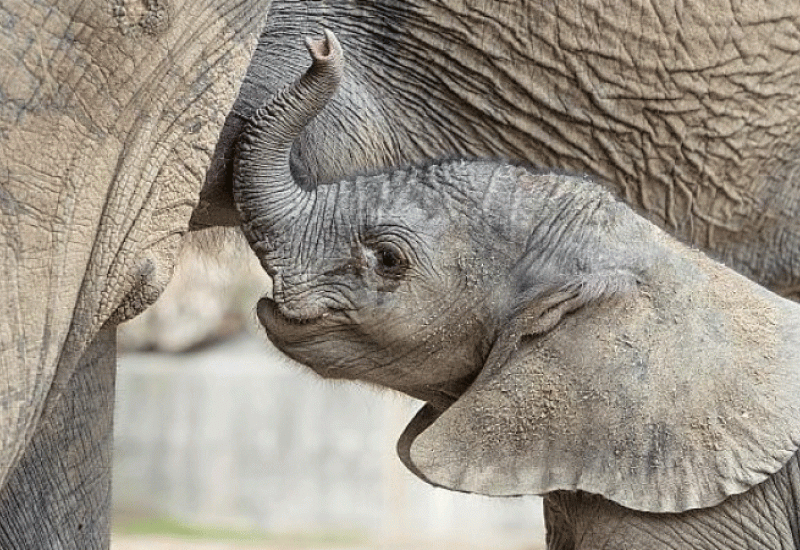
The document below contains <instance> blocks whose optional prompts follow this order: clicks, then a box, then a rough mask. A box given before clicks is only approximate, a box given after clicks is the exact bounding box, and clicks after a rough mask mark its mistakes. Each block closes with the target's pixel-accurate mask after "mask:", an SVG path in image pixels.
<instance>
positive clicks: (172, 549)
mask: <svg viewBox="0 0 800 550" xmlns="http://www.w3.org/2000/svg"><path fill="white" fill-rule="evenodd" d="M111 550H497V547H491V548H490V547H486V546H474V545H470V544H464V543H456V542H454V543H451V544H442V543H441V542H439V543H437V544H435V545H420V544H418V543H391V542H388V543H377V544H371V545H366V546H353V547H343V546H330V547H323V546H313V547H312V546H305V545H300V546H297V545H293V544H288V545H286V544H283V545H273V544H266V545H265V544H262V543H253V542H247V543H242V544H237V543H235V542H230V541H225V542H219V541H192V540H186V539H178V538H172V537H161V536H157V537H153V536H116V537H114V538H113V540H112V543H111ZM516 550H544V546H524V547H520V548H518V549H516Z"/></svg>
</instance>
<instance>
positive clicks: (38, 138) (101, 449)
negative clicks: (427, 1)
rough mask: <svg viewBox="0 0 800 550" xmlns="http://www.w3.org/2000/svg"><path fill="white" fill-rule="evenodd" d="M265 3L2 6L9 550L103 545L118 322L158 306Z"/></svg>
mask: <svg viewBox="0 0 800 550" xmlns="http://www.w3.org/2000/svg"><path fill="white" fill-rule="evenodd" d="M268 9H269V1H268V0H246V1H243V2H242V1H228V0H212V1H210V2H201V3H198V2H191V1H187V2H184V1H182V0H171V1H169V0H167V1H162V0H153V1H150V0H147V1H144V0H141V1H140V0H113V1H109V2H99V1H97V2H95V1H89V2H85V1H80V2H79V1H72V0H64V1H58V2H32V1H18V0H11V1H10V2H9V1H4V2H2V3H1V4H0V296H2V304H0V486H2V487H3V489H2V493H0V548H3V549H9V550H10V549H23V548H24V549H38V548H42V549H45V548H47V549H49V548H63V549H67V548H80V549H90V548H107V547H108V544H109V506H110V487H111V485H110V480H111V463H110V457H111V442H112V437H111V436H112V433H111V425H112V407H113V403H114V394H113V390H114V369H115V352H116V348H115V326H116V324H117V323H119V322H120V321H123V320H125V319H128V318H130V317H132V316H134V315H136V314H137V313H138V312H140V311H141V310H142V309H144V308H145V307H146V306H147V305H148V304H150V303H151V302H153V301H154V300H155V299H156V297H157V296H158V294H159V292H160V291H161V289H162V288H163V287H164V285H165V283H166V282H167V280H168V279H169V277H170V273H171V271H172V266H173V263H174V258H175V254H176V251H177V248H178V245H179V243H180V240H181V235H182V234H183V233H184V232H185V231H186V228H187V225H188V220H189V217H190V215H191V213H192V210H193V208H194V206H195V205H196V202H197V196H198V194H199V191H200V188H201V187H202V185H203V181H204V176H205V173H206V168H207V166H208V164H209V161H210V159H211V158H212V156H213V154H214V150H215V144H216V142H217V138H218V135H219V132H220V128H221V127H222V125H223V123H224V120H225V115H226V114H227V112H228V110H229V109H230V106H231V104H232V102H233V100H234V98H235V95H236V92H237V90H238V87H239V84H240V82H241V80H242V78H243V76H244V73H245V71H246V68H247V65H248V63H249V60H250V56H251V54H252V51H253V49H254V47H255V45H256V42H257V38H258V36H259V32H260V30H261V27H262V26H263V22H264V21H265V20H266V13H267V11H268Z"/></svg>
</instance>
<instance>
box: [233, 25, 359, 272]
mask: <svg viewBox="0 0 800 550" xmlns="http://www.w3.org/2000/svg"><path fill="white" fill-rule="evenodd" d="M306 46H307V48H308V51H309V53H310V54H311V58H312V61H313V62H312V64H311V67H310V68H309V69H308V70H307V71H306V73H305V74H304V75H303V76H302V77H300V78H299V79H298V80H297V81H295V82H294V83H293V84H291V85H290V86H289V87H287V88H284V89H283V90H281V91H279V92H277V93H276V94H275V95H273V96H272V97H271V98H270V99H269V100H268V101H267V102H266V103H265V104H264V106H263V107H261V108H260V109H258V110H257V111H256V113H255V115H254V116H253V118H252V119H251V120H250V122H249V124H248V125H247V128H246V129H245V131H244V133H243V134H242V136H241V138H240V142H239V147H238V151H237V156H236V160H235V165H234V176H233V196H234V200H235V202H236V207H237V209H238V210H239V214H240V216H241V219H242V228H243V230H244V233H245V236H246V237H247V240H248V241H249V242H250V246H251V247H253V249H254V250H255V251H256V253H257V254H258V256H259V258H260V259H261V260H262V263H265V259H266V256H267V255H271V254H275V253H276V252H277V250H278V249H279V248H281V247H282V246H286V245H288V244H289V240H290V238H291V237H290V234H291V231H290V230H291V228H292V227H294V226H296V225H298V224H300V223H302V222H301V221H300V220H302V216H303V214H304V213H305V211H306V210H307V208H308V206H309V205H311V204H313V200H312V199H313V194H314V193H315V191H314V190H311V191H308V190H304V189H303V188H302V187H300V186H299V185H298V183H297V182H296V181H295V180H294V178H293V177H292V173H291V170H290V168H289V156H290V153H291V149H292V144H293V143H294V141H295V139H297V137H298V136H299V135H300V133H301V132H302V130H303V128H304V127H305V126H306V124H308V123H309V122H310V121H311V119H313V118H314V117H315V116H316V115H317V114H318V113H319V112H320V111H322V109H323V108H324V107H325V105H326V103H327V102H328V100H330V98H331V97H332V96H333V94H334V93H335V92H336V90H337V88H338V86H339V83H340V82H341V80H342V75H343V72H344V57H343V55H342V48H341V46H340V45H339V41H338V40H337V39H336V36H335V35H334V34H333V33H332V32H330V31H328V30H325V38H323V39H321V40H310V39H306ZM265 267H266V268H267V269H268V270H270V271H271V269H270V267H269V266H267V265H265Z"/></svg>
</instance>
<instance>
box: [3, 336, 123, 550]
mask: <svg viewBox="0 0 800 550" xmlns="http://www.w3.org/2000/svg"><path fill="white" fill-rule="evenodd" d="M115 374H116V329H115V328H105V329H103V330H101V331H100V333H99V334H98V335H97V337H96V338H95V340H94V342H93V343H92V344H91V345H90V346H89V348H88V349H87V351H86V353H85V354H84V355H83V358H82V359H81V361H80V364H79V365H78V367H77V368H76V370H75V372H74V374H73V375H72V377H71V378H70V382H69V384H68V386H67V388H66V391H65V392H64V393H63V394H62V396H66V397H67V398H62V397H55V398H54V401H53V403H52V404H49V406H48V407H47V408H46V410H45V412H44V415H43V416H42V418H41V420H40V422H39V425H38V427H37V429H36V431H35V433H34V436H33V439H32V441H31V442H30V444H29V445H28V447H27V448H26V449H25V454H24V455H23V457H22V459H21V460H20V462H19V463H18V464H17V466H16V468H15V469H14V470H13V471H12V472H11V474H10V475H9V478H8V481H7V482H6V484H5V486H4V487H3V489H2V492H0V548H2V549H3V550H16V549H26V550H28V549H45V548H47V549H51V548H58V549H59V550H67V549H73V548H74V549H81V550H90V549H91V550H93V549H98V548H103V549H106V548H108V547H109V545H110V507H111V450H112V444H113V433H112V416H113V408H114V379H115Z"/></svg>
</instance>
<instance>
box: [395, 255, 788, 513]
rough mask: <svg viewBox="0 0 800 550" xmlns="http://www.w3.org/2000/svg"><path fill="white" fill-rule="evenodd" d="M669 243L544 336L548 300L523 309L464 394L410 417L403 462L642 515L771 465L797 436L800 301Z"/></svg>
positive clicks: (463, 485)
mask: <svg viewBox="0 0 800 550" xmlns="http://www.w3.org/2000/svg"><path fill="white" fill-rule="evenodd" d="M671 246H672V248H673V249H674V250H675V257H674V258H672V259H671V260H670V261H669V262H665V263H664V265H659V266H656V267H654V268H653V270H652V272H651V273H650V275H649V276H648V277H645V278H643V279H642V280H640V281H639V285H638V286H637V287H636V288H634V289H633V290H632V291H630V292H626V293H622V294H620V295H618V296H617V297H615V298H613V299H602V298H600V299H599V300H597V301H594V302H590V303H588V304H586V305H583V306H582V307H580V308H578V309H576V310H574V311H573V312H572V313H569V314H567V315H565V316H564V317H563V318H561V320H560V321H559V322H558V323H557V324H555V326H554V327H552V329H551V330H548V331H547V332H542V330H541V328H542V327H547V326H548V325H549V324H550V325H552V324H554V323H551V322H550V321H547V322H544V323H543V322H542V319H544V317H545V316H546V315H547V314H548V313H547V312H552V311H555V309H556V308H557V307H558V306H557V305H553V304H551V305H550V307H549V308H542V307H541V304H539V303H536V299H534V300H532V301H531V303H528V304H526V305H525V307H523V308H521V310H519V312H518V313H517V316H516V317H515V319H514V320H513V321H512V322H510V323H509V326H508V327H507V329H506V331H505V333H504V334H503V335H502V336H501V337H500V338H499V340H498V342H497V343H496V345H495V347H494V349H493V350H492V352H491V354H490V356H489V359H488V361H487V363H486V365H485V367H484V369H483V371H482V372H481V373H480V374H479V376H478V378H477V379H476V380H475V382H474V383H473V384H472V386H471V387H470V388H469V389H468V390H467V391H466V392H465V393H464V395H462V396H461V397H460V398H459V399H458V400H457V401H456V402H455V403H454V404H453V405H451V406H450V407H449V408H448V409H447V410H445V411H444V412H441V413H440V412H438V411H435V410H434V409H433V408H431V407H430V406H426V407H424V408H423V409H422V410H421V411H420V413H419V414H418V415H417V417H415V419H414V420H413V421H412V422H411V424H410V425H409V426H408V428H406V431H405V433H404V434H403V436H402V437H401V440H400V442H399V453H400V456H401V459H402V460H403V461H404V463H405V464H406V465H407V466H408V467H409V468H410V469H411V470H412V471H414V473H416V474H417V475H418V476H420V477H422V478H423V479H425V480H426V481H428V482H430V483H432V484H435V485H439V486H442V487H446V488H450V489H454V490H459V491H467V492H474V493H481V494H486V495H519V494H544V493H547V492H550V491H554V490H559V489H566V490H581V491H586V492H589V493H595V494H599V495H603V496H604V497H606V498H608V499H610V500H612V501H614V502H616V503H618V504H620V505H622V506H625V507H628V508H632V509H636V510H643V511H649V512H680V511H684V510H688V509H691V508H703V507H708V506H712V505H715V504H717V503H719V502H720V501H722V500H723V499H725V498H726V497H728V496H730V495H733V494H737V493H742V492H744V491H746V490H747V489H748V488H750V487H752V486H754V485H756V484H757V483H760V482H761V481H763V480H764V479H766V478H767V477H768V476H769V475H771V474H772V473H774V472H776V471H778V470H779V469H780V468H781V467H782V466H783V465H784V464H785V463H786V462H787V461H788V460H789V459H790V458H791V456H792V455H793V454H794V453H795V452H796V451H797V449H798V443H799V442H800V410H799V409H798V406H799V405H800V373H799V372H798V371H799V370H800V306H798V305H797V304H795V303H793V302H789V301H787V300H784V299H782V298H780V297H778V296H776V295H774V294H771V293H770V292H768V291H766V290H764V289H762V288H761V287H759V286H757V285H756V284H754V283H752V282H750V281H749V280H747V279H745V278H743V277H741V276H739V275H738V274H736V273H734V272H733V271H731V270H729V269H727V268H725V267H723V266H721V265H719V264H717V263H715V262H713V261H711V260H709V259H708V258H706V257H705V256H702V255H700V254H699V253H696V252H693V251H690V250H688V249H684V248H683V247H680V246H679V245H677V244H674V245H671ZM567 299H569V298H567ZM551 321H552V319H551ZM525 327H531V328H532V330H525Z"/></svg>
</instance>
